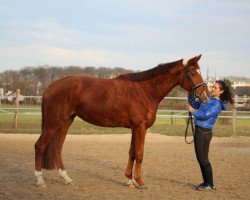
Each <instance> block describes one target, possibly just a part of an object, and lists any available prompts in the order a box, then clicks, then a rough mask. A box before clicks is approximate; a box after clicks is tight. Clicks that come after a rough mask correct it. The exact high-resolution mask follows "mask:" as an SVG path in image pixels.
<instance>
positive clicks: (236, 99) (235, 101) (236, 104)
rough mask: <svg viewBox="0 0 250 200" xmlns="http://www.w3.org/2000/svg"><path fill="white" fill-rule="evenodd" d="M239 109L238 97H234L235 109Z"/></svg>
mask: <svg viewBox="0 0 250 200" xmlns="http://www.w3.org/2000/svg"><path fill="white" fill-rule="evenodd" d="M237 107H238V95H234V108H237Z"/></svg>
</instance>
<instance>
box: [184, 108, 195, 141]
mask: <svg viewBox="0 0 250 200" xmlns="http://www.w3.org/2000/svg"><path fill="white" fill-rule="evenodd" d="M188 114H189V116H188V121H187V127H186V131H185V142H186V143H187V144H192V143H193V142H194V123H193V116H192V113H191V112H189V113H188ZM190 123H191V128H192V134H193V140H191V141H187V133H188V127H189V124H190Z"/></svg>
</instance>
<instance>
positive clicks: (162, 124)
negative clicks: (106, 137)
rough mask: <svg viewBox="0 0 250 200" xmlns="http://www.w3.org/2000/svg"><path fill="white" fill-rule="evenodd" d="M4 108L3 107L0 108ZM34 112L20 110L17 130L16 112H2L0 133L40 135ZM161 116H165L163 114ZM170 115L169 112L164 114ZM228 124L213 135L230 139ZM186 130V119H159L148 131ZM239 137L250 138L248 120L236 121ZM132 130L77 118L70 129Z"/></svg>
mask: <svg viewBox="0 0 250 200" xmlns="http://www.w3.org/2000/svg"><path fill="white" fill-rule="evenodd" d="M0 108H3V107H0ZM5 108H6V107H5ZM33 108H34V109H33V110H28V109H27V110H26V109H24V110H20V111H19V115H18V125H17V129H13V120H14V115H13V114H11V113H13V112H14V110H6V111H8V112H9V114H3V112H0V132H1V133H29V134H34V133H40V132H41V115H38V114H39V113H40V107H37V106H36V107H33ZM27 112H29V113H33V115H27V114H25V113H27ZM160 114H163V113H162V112H161V113H160ZM164 114H169V112H164ZM226 122H227V123H223V121H220V120H218V121H217V123H216V125H215V127H214V129H213V134H214V136H217V137H229V136H232V134H233V128H232V120H227V121H226ZM185 129H186V121H185V119H184V118H174V119H171V118H165V117H157V119H156V122H155V124H154V125H153V126H152V127H151V128H150V129H149V130H148V132H151V133H160V134H164V135H175V136H184V131H185ZM236 130H237V135H240V136H250V123H249V120H246V119H237V120H236ZM130 132H131V131H130V129H127V128H103V127H98V126H94V125H91V124H89V123H86V122H84V121H82V120H81V119H79V118H77V117H76V118H75V121H74V123H73V124H72V125H71V127H70V129H69V133H70V134H112V133H115V134H126V133H130ZM188 134H189V135H191V134H192V133H191V127H190V128H189V133H188Z"/></svg>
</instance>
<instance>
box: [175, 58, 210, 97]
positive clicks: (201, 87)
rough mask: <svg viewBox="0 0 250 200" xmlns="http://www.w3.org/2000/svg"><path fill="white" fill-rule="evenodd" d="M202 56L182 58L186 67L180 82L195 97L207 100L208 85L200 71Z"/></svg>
mask: <svg viewBox="0 0 250 200" xmlns="http://www.w3.org/2000/svg"><path fill="white" fill-rule="evenodd" d="M200 58H201V55H199V56H196V57H194V58H192V59H189V60H188V59H183V60H182V64H183V66H184V68H183V70H182V71H183V72H182V73H183V75H181V76H180V77H181V78H180V80H179V83H180V85H181V87H182V88H183V89H185V90H187V91H188V92H190V93H191V94H192V96H193V98H199V99H200V101H202V102H206V101H208V96H207V95H208V87H207V84H206V83H205V82H204V81H203V78H202V76H201V73H200V66H199V64H198V61H199V60H200Z"/></svg>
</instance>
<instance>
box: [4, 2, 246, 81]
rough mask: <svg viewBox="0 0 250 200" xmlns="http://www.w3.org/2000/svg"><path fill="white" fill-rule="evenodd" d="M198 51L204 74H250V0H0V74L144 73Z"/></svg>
mask: <svg viewBox="0 0 250 200" xmlns="http://www.w3.org/2000/svg"><path fill="white" fill-rule="evenodd" d="M200 53H202V54H203V55H202V58H201V60H200V66H201V69H202V70H201V71H202V74H203V75H206V72H207V68H209V73H210V75H211V76H214V75H215V74H216V75H217V76H230V75H234V76H245V77H250V70H249V69H250V1H249V0H238V1H235V0H205V1H202V0H175V1H168V0H154V1H152V0H78V1H77V0H40V1H35V0H0V72H3V71H5V70H7V69H16V70H18V69H21V68H22V67H24V66H37V65H51V66H69V65H76V66H95V67H100V66H105V67H124V68H127V69H134V70H140V71H142V70H146V69H149V68H152V67H154V66H156V65H157V64H159V63H167V62H172V61H175V60H179V59H182V58H184V57H187V58H191V57H193V56H195V55H197V54H200Z"/></svg>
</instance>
